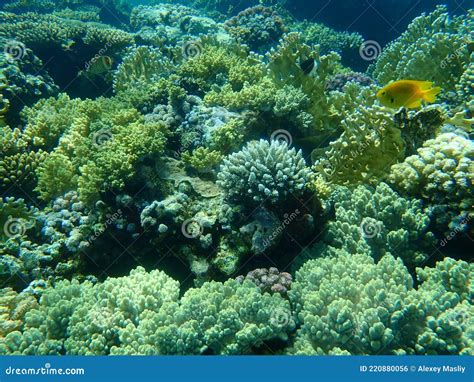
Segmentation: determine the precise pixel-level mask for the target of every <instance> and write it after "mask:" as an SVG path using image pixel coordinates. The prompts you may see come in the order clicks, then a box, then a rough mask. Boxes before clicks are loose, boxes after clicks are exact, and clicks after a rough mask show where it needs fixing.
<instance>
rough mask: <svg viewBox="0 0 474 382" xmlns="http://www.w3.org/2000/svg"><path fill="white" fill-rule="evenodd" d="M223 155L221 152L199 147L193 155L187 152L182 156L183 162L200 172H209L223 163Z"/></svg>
mask: <svg viewBox="0 0 474 382" xmlns="http://www.w3.org/2000/svg"><path fill="white" fill-rule="evenodd" d="M222 158H223V155H222V154H221V153H220V152H219V151H215V150H210V149H209V148H207V147H198V148H197V149H196V150H194V151H193V152H192V153H189V152H185V153H183V155H182V160H183V162H184V163H185V164H186V165H187V166H190V167H192V168H194V169H196V170H198V171H199V172H208V171H211V170H212V169H213V168H215V167H216V166H217V165H218V164H219V163H220V162H221V161H222Z"/></svg>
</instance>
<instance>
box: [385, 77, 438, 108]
mask: <svg viewBox="0 0 474 382" xmlns="http://www.w3.org/2000/svg"><path fill="white" fill-rule="evenodd" d="M440 91H441V88H440V87H433V82H429V81H412V80H400V81H395V82H392V83H390V84H388V85H387V86H385V87H384V88H383V89H381V90H380V91H379V92H378V93H377V98H378V99H379V101H380V103H381V104H382V105H384V106H387V107H392V108H396V109H398V108H399V107H402V106H404V107H407V108H408V109H416V108H418V107H421V101H426V102H428V103H433V102H435V101H436V95H437V94H438V93H439V92H440Z"/></svg>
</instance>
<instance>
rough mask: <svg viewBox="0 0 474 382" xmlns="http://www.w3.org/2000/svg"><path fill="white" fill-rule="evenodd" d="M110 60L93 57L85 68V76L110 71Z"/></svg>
mask: <svg viewBox="0 0 474 382" xmlns="http://www.w3.org/2000/svg"><path fill="white" fill-rule="evenodd" d="M112 64H113V61H112V58H110V57H109V56H98V57H94V58H93V59H92V60H91V61H90V63H89V65H88V66H87V69H86V71H87V74H93V75H100V74H103V73H105V72H108V71H109V70H110V69H112Z"/></svg>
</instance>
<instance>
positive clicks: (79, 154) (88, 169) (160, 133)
mask: <svg viewBox="0 0 474 382" xmlns="http://www.w3.org/2000/svg"><path fill="white" fill-rule="evenodd" d="M58 103H61V102H58ZM69 106H71V108H70V107H69ZM49 112H50V115H49V119H50V120H54V121H59V123H58V124H59V126H57V127H56V130H57V131H61V130H63V131H64V132H63V134H62V135H61V138H60V140H59V143H58V146H57V147H56V148H55V149H54V150H53V152H52V153H51V155H50V156H49V158H48V160H46V161H45V162H44V163H43V164H42V165H41V166H40V167H39V168H38V170H37V171H36V173H37V175H38V186H37V191H38V193H39V194H40V196H41V197H42V198H44V199H45V200H50V199H51V198H52V197H55V196H59V195H61V194H62V193H63V192H65V191H69V190H71V189H73V188H74V187H75V186H76V185H77V187H78V191H79V194H80V196H81V198H82V200H85V201H88V202H93V201H95V200H97V199H98V197H99V193H100V192H101V191H103V190H105V189H107V188H108V187H111V188H117V189H122V188H123V187H124V186H125V183H126V182H127V181H129V180H130V179H131V178H133V176H134V174H135V168H136V166H137V164H138V163H139V162H140V161H141V160H142V159H144V158H145V157H147V156H150V157H154V158H156V157H157V156H159V155H160V154H161V153H162V152H163V149H164V145H165V142H166V135H167V130H166V128H165V127H164V125H162V124H161V123H156V122H146V121H145V120H144V117H143V116H142V115H141V114H140V113H138V111H137V110H136V109H134V108H131V107H130V106H128V105H127V104H124V103H123V101H121V100H120V99H113V98H112V99H106V98H100V99H97V100H94V101H92V100H84V101H82V100H79V99H76V100H70V101H68V100H66V102H65V103H64V105H62V104H61V105H60V106H59V107H58V108H57V109H53V110H49ZM67 115H68V116H69V118H68V119H67V121H66V120H65V119H64V118H65V117H66V116H67ZM64 121H65V124H66V126H61V125H60V123H62V122H64ZM60 126H61V127H60ZM53 131H54V130H53Z"/></svg>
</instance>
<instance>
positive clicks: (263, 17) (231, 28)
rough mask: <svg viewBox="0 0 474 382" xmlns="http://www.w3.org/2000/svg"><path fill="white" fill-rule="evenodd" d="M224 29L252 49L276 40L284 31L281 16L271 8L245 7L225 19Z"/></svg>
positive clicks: (257, 49)
mask: <svg viewBox="0 0 474 382" xmlns="http://www.w3.org/2000/svg"><path fill="white" fill-rule="evenodd" d="M224 27H225V28H226V30H227V31H228V32H229V33H230V34H231V35H232V36H234V37H235V38H237V39H238V40H239V41H241V42H243V43H244V44H247V45H248V46H249V47H250V49H252V50H253V51H257V52H258V51H260V50H262V49H265V48H268V46H271V45H273V44H275V43H277V42H278V40H279V39H280V38H281V37H282V35H283V33H284V32H285V31H286V27H285V25H284V23H283V20H282V18H281V17H280V16H279V15H278V14H277V12H275V11H274V10H273V9H272V8H269V7H263V6H260V5H259V6H256V7H252V8H247V9H246V10H244V11H242V12H240V13H239V14H238V15H236V16H234V17H232V18H231V19H229V20H227V21H226V22H225V24H224Z"/></svg>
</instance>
